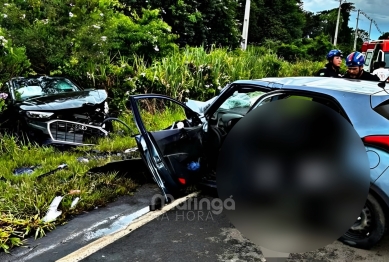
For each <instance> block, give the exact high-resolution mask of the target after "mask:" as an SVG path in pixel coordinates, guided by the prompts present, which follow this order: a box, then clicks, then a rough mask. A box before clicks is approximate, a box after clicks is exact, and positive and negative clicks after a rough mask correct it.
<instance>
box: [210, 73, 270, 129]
mask: <svg viewBox="0 0 389 262" xmlns="http://www.w3.org/2000/svg"><path fill="white" fill-rule="evenodd" d="M272 84H273V83H271V82H265V81H257V83H231V86H230V87H229V88H227V89H226V90H225V92H223V93H222V94H220V95H219V97H218V98H217V99H215V101H214V102H213V103H212V104H211V105H210V106H209V107H208V108H207V109H205V110H204V117H205V119H206V121H207V122H208V121H209V120H210V119H211V117H212V116H213V114H214V113H215V112H216V111H217V110H218V109H219V108H220V106H221V105H222V104H223V103H224V102H225V101H226V100H227V99H228V98H229V97H230V96H231V95H232V94H233V93H234V92H235V91H237V90H238V89H240V88H242V87H243V88H245V87H246V88H256V89H258V91H260V92H261V91H262V92H266V93H265V94H264V95H266V94H268V93H269V92H271V91H272V90H274V88H273V87H272ZM259 99H261V97H259V98H258V100H259Z"/></svg>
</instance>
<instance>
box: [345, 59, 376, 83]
mask: <svg viewBox="0 0 389 262" xmlns="http://www.w3.org/2000/svg"><path fill="white" fill-rule="evenodd" d="M364 64H365V57H364V55H363V54H362V53H360V52H352V53H351V54H349V55H348V56H347V58H346V65H347V68H348V69H347V72H346V74H345V75H344V76H343V77H344V78H352V79H360V80H370V81H380V78H379V77H378V76H376V75H373V74H370V73H369V72H366V71H365V70H363V65H364Z"/></svg>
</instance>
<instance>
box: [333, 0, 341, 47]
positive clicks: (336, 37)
mask: <svg viewBox="0 0 389 262" xmlns="http://www.w3.org/2000/svg"><path fill="white" fill-rule="evenodd" d="M340 9H342V0H339V10H338V20H337V21H336V29H335V38H334V46H336V44H337V41H338V31H339V19H340Z"/></svg>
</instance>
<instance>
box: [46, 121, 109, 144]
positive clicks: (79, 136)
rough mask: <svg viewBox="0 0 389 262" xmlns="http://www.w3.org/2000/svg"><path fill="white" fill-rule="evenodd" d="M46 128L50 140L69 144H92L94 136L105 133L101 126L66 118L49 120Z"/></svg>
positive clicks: (94, 139)
mask: <svg viewBox="0 0 389 262" xmlns="http://www.w3.org/2000/svg"><path fill="white" fill-rule="evenodd" d="M48 130H49V134H50V137H51V139H52V140H54V141H56V142H62V143H69V144H93V143H91V142H92V141H96V138H99V137H103V136H106V135H107V132H106V131H105V130H104V129H102V128H101V127H98V126H92V125H87V124H83V123H77V122H72V121H66V120H53V121H50V122H49V123H48Z"/></svg>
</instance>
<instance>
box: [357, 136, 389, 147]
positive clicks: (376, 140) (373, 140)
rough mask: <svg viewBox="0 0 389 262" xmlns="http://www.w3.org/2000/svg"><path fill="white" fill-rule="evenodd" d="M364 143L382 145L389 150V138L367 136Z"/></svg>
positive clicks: (363, 139)
mask: <svg viewBox="0 0 389 262" xmlns="http://www.w3.org/2000/svg"><path fill="white" fill-rule="evenodd" d="M362 141H363V142H364V143H368V144H372V145H380V146H384V147H387V148H389V136H382V135H379V136H378V135H377V136H366V137H364V138H362Z"/></svg>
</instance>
